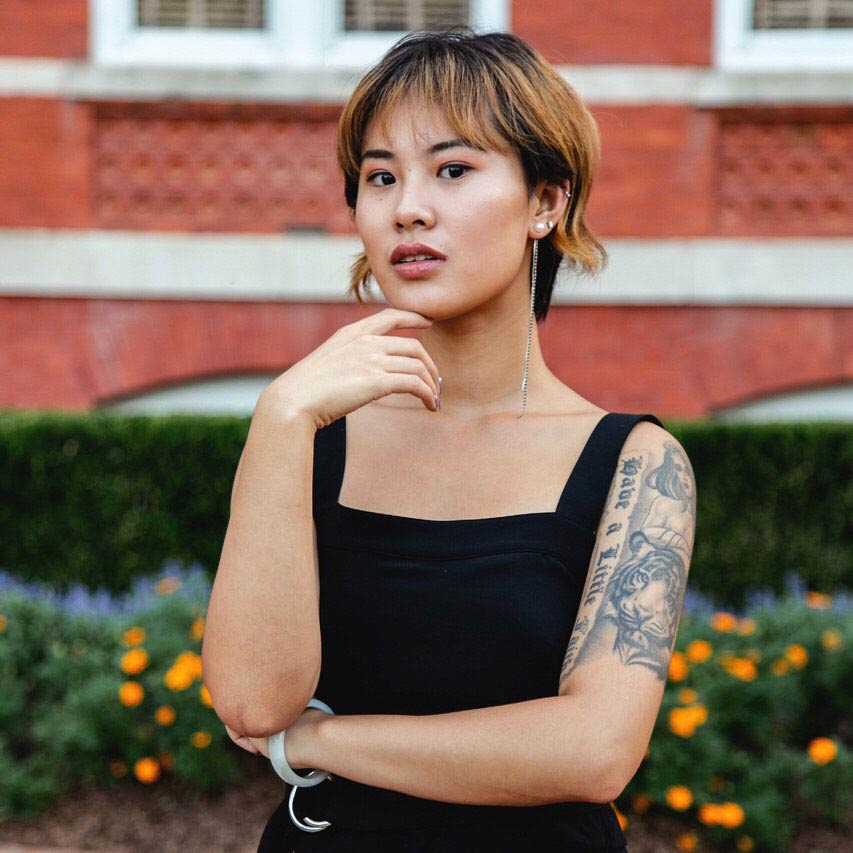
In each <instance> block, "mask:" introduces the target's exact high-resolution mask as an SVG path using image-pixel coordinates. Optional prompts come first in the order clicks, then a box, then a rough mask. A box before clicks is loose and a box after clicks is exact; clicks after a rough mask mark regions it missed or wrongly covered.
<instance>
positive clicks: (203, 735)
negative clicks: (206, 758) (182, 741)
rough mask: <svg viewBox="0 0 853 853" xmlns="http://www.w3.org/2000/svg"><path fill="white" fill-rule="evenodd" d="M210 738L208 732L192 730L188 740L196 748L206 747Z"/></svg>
mask: <svg viewBox="0 0 853 853" xmlns="http://www.w3.org/2000/svg"><path fill="white" fill-rule="evenodd" d="M212 740H213V738H212V737H211V736H210V732H205V731H200V732H193V733H192V735H190V741H191V742H192V745H193V746H194V747H195V748H196V749H207V747H209V746H210V742H211V741H212Z"/></svg>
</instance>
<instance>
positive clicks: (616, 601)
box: [560, 442, 696, 686]
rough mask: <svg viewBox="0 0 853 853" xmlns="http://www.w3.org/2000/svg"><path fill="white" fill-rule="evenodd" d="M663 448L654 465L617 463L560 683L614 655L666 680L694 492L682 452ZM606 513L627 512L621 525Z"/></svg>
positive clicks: (668, 445)
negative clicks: (582, 667) (600, 542)
mask: <svg viewBox="0 0 853 853" xmlns="http://www.w3.org/2000/svg"><path fill="white" fill-rule="evenodd" d="M664 447H665V449H664V457H663V460H662V461H661V462H660V464H658V465H657V466H656V467H654V463H653V460H652V459H651V455H652V454H651V453H646V454H642V455H638V454H636V453H634V454H632V455H631V456H630V457H626V458H624V459H622V460H621V462H620V467H619V468H618V471H617V474H618V476H617V477H616V478H614V483H613V486H612V487H611V491H610V495H608V500H607V503H606V505H605V510H604V511H605V517H604V518H603V522H604V523H603V524H602V530H603V531H604V535H603V539H604V545H602V546H601V548H600V550H599V553H598V557H597V559H596V561H595V564H594V571H592V572H591V575H590V577H589V578H588V579H587V586H586V589H585V590H584V593H585V594H584V598H583V604H582V610H583V609H586V608H590V610H591V611H592V612H590V613H583V612H582V613H581V614H579V616H580V618H579V619H578V621H577V624H576V626H575V630H574V631H573V632H572V638H571V640H570V642H569V646H568V649H567V651H566V657H565V659H564V662H563V667H562V671H561V673H560V685H561V686H562V685H563V683H564V682H565V680H566V678H568V676H569V675H570V674H571V672H573V671H574V669H575V668H577V667H578V666H580V665H582V664H583V663H584V662H587V661H591V660H594V659H595V658H596V657H598V656H601V655H607V654H609V655H613V654H614V653H615V654H616V655H617V656H618V659H619V660H621V661H622V663H624V664H625V665H626V666H631V665H638V666H644V667H646V668H647V669H650V670H651V671H652V672H654V673H655V675H656V676H657V678H658V679H659V680H662V681H663V680H665V679H666V676H667V671H668V661H669V656H670V654H671V651H672V647H673V645H674V642H675V635H676V632H677V630H678V621H679V618H680V614H681V607H682V604H683V601H684V592H685V588H686V584H687V569H688V566H689V563H690V556H691V553H692V549H693V536H694V527H695V518H696V494H695V486H694V483H695V481H694V478H693V471H692V468H691V466H690V462H689V460H688V459H687V457H686V456H685V454H684V453H683V451H682V450H681V449H680V448H679V447H677V446H676V445H675V444H673V443H672V442H665V446H664ZM648 468H651V471H649V473H648V474H647V475H645V476H642V473H643V471H644V470H646V469H648ZM614 515H618V516H624V515H627V516H628V520H627V523H625V522H623V521H622V520H616V519H612V520H611V519H608V518H607V516H614ZM611 537H613V539H614V540H621V541H611V542H608V541H607V540H608V539H611ZM623 545H624V547H623ZM593 605H594V607H593ZM590 620H591V621H592V624H591V626H590ZM581 624H582V625H583V628H582V629H581V630H578V628H579V627H580V625H581Z"/></svg>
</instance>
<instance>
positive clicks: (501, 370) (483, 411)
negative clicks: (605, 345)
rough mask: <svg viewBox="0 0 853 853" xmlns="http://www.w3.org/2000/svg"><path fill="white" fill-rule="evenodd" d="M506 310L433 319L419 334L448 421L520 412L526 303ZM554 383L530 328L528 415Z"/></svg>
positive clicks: (527, 309)
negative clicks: (436, 374)
mask: <svg viewBox="0 0 853 853" xmlns="http://www.w3.org/2000/svg"><path fill="white" fill-rule="evenodd" d="M513 302H515V303H516V304H514V305H512V306H505V308H504V309H503V310H500V312H499V316H497V317H495V316H489V317H486V316H483V315H478V316H470V315H465V316H463V317H456V318H453V319H451V320H443V321H442V320H437V321H435V322H434V323H433V325H432V326H430V328H428V329H424V330H423V331H422V332H421V334H420V336H419V337H420V340H421V342H422V343H423V345H424V347H425V348H426V350H427V352H429V354H430V355H431V356H432V359H433V361H434V362H435V363H436V366H437V367H438V372H439V374H440V375H441V381H442V393H441V413H442V415H445V416H446V417H457V416H458V417H461V418H465V419H468V418H476V417H480V416H483V415H496V414H516V415H518V414H519V413H520V412H521V405H522V391H521V382H522V379H523V378H524V356H525V349H526V347H527V334H528V325H529V318H530V293H529V289H528V292H527V304H526V306H522V305H521V304H520V300H517V299H516V300H513ZM551 379H552V376H551V373H550V371H549V370H548V368H547V366H546V364H545V362H544V359H543V358H542V351H541V349H540V346H539V329H538V327H537V325H536V321H535V320H534V323H533V333H532V335H531V339H530V358H529V366H528V371H527V411H528V412H530V411H531V410H532V409H534V408H535V400H536V398H537V396H538V395H541V393H542V391H543V390H544V389H545V387H546V384H547V383H548V382H549V381H550V380H551Z"/></svg>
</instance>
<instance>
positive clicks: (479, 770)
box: [287, 696, 621, 806]
mask: <svg viewBox="0 0 853 853" xmlns="http://www.w3.org/2000/svg"><path fill="white" fill-rule="evenodd" d="M308 713H310V714H311V717H310V720H306V724H305V725H304V726H303V725H302V724H300V726H297V727H295V728H294V729H293V730H292V736H291V733H288V741H287V756H288V760H289V761H290V764H291V766H292V767H319V768H322V769H324V770H328V771H329V772H330V773H332V774H333V775H334V774H338V775H340V776H343V777H345V778H347V779H351V780H353V781H355V782H361V783H362V784H365V785H374V786H376V787H379V788H389V789H391V790H393V791H401V792H402V793H404V794H410V795H412V796H415V797H424V798H426V799H430V800H442V801H444V802H450V803H467V804H478V805H502V806H534V805H542V804H545V803H554V802H568V801H580V802H602V803H607V802H610V801H611V800H612V799H613V798H614V797H615V796H616V795H617V794H618V791H617V790H616V787H617V784H618V780H617V779H616V777H615V774H614V772H613V770H614V768H615V762H614V761H613V756H612V754H611V752H609V751H608V750H609V749H610V747H611V739H610V736H609V734H608V719H609V715H611V714H613V713H614V711H613V708H612V705H610V706H607V705H601V706H600V707H597V706H595V705H593V704H591V703H589V702H585V701H583V700H580V699H578V698H576V697H571V696H547V697H544V698H542V699H531V700H529V701H526V702H514V703H512V704H508V705H496V706H492V707H488V708H476V709H473V710H469V711H456V712H453V713H448V714H432V715H429V716H406V715H402V714H399V715H398V714H354V715H348V716H327V715H325V714H323V713H322V712H314V711H313V710H312V711H310V712H306V714H308ZM620 790H621V789H620Z"/></svg>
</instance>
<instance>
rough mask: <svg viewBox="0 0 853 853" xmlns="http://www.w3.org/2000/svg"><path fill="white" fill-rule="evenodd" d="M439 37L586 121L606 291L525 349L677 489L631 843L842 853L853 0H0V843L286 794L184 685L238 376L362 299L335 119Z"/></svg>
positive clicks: (162, 847) (243, 386) (52, 841)
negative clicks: (649, 728)
mask: <svg viewBox="0 0 853 853" xmlns="http://www.w3.org/2000/svg"><path fill="white" fill-rule="evenodd" d="M435 24H467V25H469V26H472V27H474V28H475V29H478V30H480V31H489V30H507V31H512V32H514V33H516V34H518V35H519V36H521V37H522V38H523V39H525V40H526V41H528V42H529V43H530V44H531V45H532V46H533V47H535V48H536V49H538V50H539V51H541V52H542V53H543V54H544V56H545V57H546V58H547V59H548V60H549V61H550V62H552V63H553V64H554V65H555V66H556V67H557V69H558V70H559V72H560V73H561V74H563V75H564V76H565V78H566V80H567V81H568V82H569V83H570V84H571V85H572V86H573V87H574V88H575V89H576V91H577V92H578V94H579V95H580V96H581V98H583V99H584V101H585V102H586V103H587V104H588V106H589V107H590V109H591V110H592V112H593V115H594V116H595V118H596V121H597V123H598V126H599V129H600V132H601V137H602V160H601V163H600V167H599V170H598V173H597V175H596V178H595V183H594V186H593V189H592V196H591V201H590V204H589V208H588V213H587V220H588V223H589V225H590V227H591V229H592V230H593V232H594V233H595V234H597V235H598V236H599V237H600V238H601V239H602V240H603V242H604V244H605V246H606V248H607V250H608V253H609V255H610V263H609V266H608V268H607V269H606V270H605V271H604V272H603V273H602V274H601V275H600V276H598V277H596V278H594V279H577V278H573V277H571V276H570V275H567V274H565V273H561V274H560V277H559V278H558V282H557V285H556V287H555V291H554V298H553V300H552V305H551V310H550V312H549V316H548V319H547V320H546V322H545V323H544V324H543V325H542V326H541V327H540V336H541V341H542V348H543V352H544V355H545V358H546V361H547V362H548V364H549V366H550V367H551V369H552V370H553V371H554V372H555V373H556V374H557V375H558V376H559V377H560V378H561V379H562V380H563V381H564V382H565V383H566V384H568V385H569V386H570V387H572V388H573V389H575V390H576V391H577V392H578V393H580V394H581V395H583V396H584V397H586V398H588V399H590V400H592V401H593V402H595V403H596V404H597V405H599V406H601V407H603V408H605V409H607V410H609V411H623V412H651V413H654V414H656V415H657V416H658V417H660V418H661V419H662V420H663V421H664V423H665V426H666V427H667V428H668V429H670V430H671V431H672V433H673V435H675V436H676V437H677V438H678V439H679V440H680V441H681V443H682V444H683V446H684V447H685V449H686V450H687V452H688V454H689V456H690V459H691V462H692V464H693V467H694V469H695V471H696V476H697V489H698V527H697V536H696V547H695V549H694V555H693V562H692V564H691V570H690V583H689V589H688V596H687V599H686V601H685V610H684V614H683V617H682V621H681V624H680V629H679V637H678V641H677V644H676V651H675V653H674V655H673V663H672V667H671V669H670V673H669V678H668V684H667V689H666V693H665V696H664V700H663V704H662V707H661V712H660V715H659V719H658V722H657V724H656V728H655V734H654V736H653V739H652V743H651V745H650V749H649V751H648V753H647V755H646V759H645V760H644V762H643V764H642V766H641V768H640V769H639V770H638V773H637V775H636V777H635V778H634V780H632V782H631V784H630V785H629V787H628V788H627V789H626V790H625V792H624V793H623V794H622V795H621V796H620V797H619V798H618V800H617V801H616V802H614V804H613V807H614V809H615V810H616V812H617V815H618V816H619V820H620V822H621V823H622V825H623V828H625V831H626V833H627V835H628V838H629V843H630V849H631V850H632V853H646V851H662V850H673V849H677V850H686V851H690V850H697V851H703V850H737V851H751V850H755V851H765V850H766V851H774V853H779V851H794V853H805V851H812V850H821V851H828V853H835V851H839V853H840V851H842V850H847V849H849V848H848V846H847V845H848V843H849V837H850V836H851V833H853V820H851V809H850V804H851V802H853V788H852V787H851V786H852V785H853V782H851V780H853V758H851V736H852V735H853V721H851V718H850V713H849V707H848V706H849V698H848V694H849V685H850V684H851V683H853V654H851V651H850V643H851V640H853V614H851V598H850V587H851V581H853V526H851V520H853V488H851V483H853V477H851V473H853V429H851V420H853V343H851V341H852V340H853V239H851V238H853V209H851V198H853V174H852V173H851V163H853V156H851V155H853V0H679V2H675V0H623V2H618V3H614V2H604V0H584V2H575V0H470V2H469V0H304V2H299V0H55V1H54V0H0V853H6V851H8V850H12V849H15V850H20V849H21V848H18V847H15V848H12V847H9V846H8V845H10V844H13V843H16V844H17V843H20V844H30V845H36V846H37V847H38V849H39V850H44V849H46V845H55V846H62V847H63V848H64V849H65V850H66V851H68V850H70V848H69V846H68V845H74V849H78V848H79V849H88V850H101V851H106V850H112V851H118V850H122V851H124V850H128V851H131V850H132V851H137V850H140V851H147V850H151V851H155V850H156V851H158V853H168V851H172V850H175V851H178V850H181V851H184V850H186V849H204V850H211V851H215V850H223V851H224V850H240V851H243V850H245V851H250V850H255V849H256V847H257V842H258V838H259V837H260V832H261V829H262V828H263V826H264V824H265V823H266V820H267V819H268V817H269V815H270V814H271V812H272V811H273V809H274V808H275V807H276V806H277V805H278V802H279V800H280V798H281V796H282V792H283V788H282V786H281V785H280V784H279V780H278V777H277V776H275V775H274V773H273V772H272V770H271V768H270V767H269V765H268V763H265V762H261V761H259V760H258V758H257V757H254V756H250V755H249V754H248V753H245V752H243V751H241V750H240V749H239V748H237V747H236V746H234V744H232V743H231V741H230V740H229V739H228V738H227V736H226V735H225V734H224V732H223V727H222V725H221V723H220V722H219V721H218V718H217V717H216V715H215V712H214V710H213V708H212V705H211V702H210V695H209V693H208V692H207V690H206V687H205V686H204V683H203V677H202V672H201V659H200V650H201V642H202V638H203V634H204V615H205V610H206V603H207V599H208V597H209V593H210V583H211V581H212V579H213V577H214V575H215V571H216V566H217V562H218V557H219V554H220V551H221V547H222V539H223V536H224V533H225V529H226V525H227V520H228V511H229V498H230V493H231V486H232V482H233V476H234V471H235V468H236V465H237V460H238V458H239V455H240V451H241V449H242V446H243V443H244V441H245V437H246V433H247V430H248V425H249V418H250V415H251V414H252V411H253V409H254V406H255V404H256V401H257V399H258V395H259V394H260V393H261V391H262V390H263V388H264V387H265V386H266V385H267V384H268V383H269V382H270V381H272V380H273V379H274V378H275V377H277V376H278V375H280V374H281V373H282V372H284V371H285V370H287V368H288V367H289V366H290V365H292V364H294V363H295V362H296V361H298V360H300V359H301V358H303V357H304V356H305V355H307V354H308V353H309V352H310V351H312V350H313V349H315V348H316V347H317V346H319V345H320V344H321V343H322V342H323V341H324V340H325V339H326V338H328V337H329V336H330V335H331V334H332V332H334V331H335V330H336V329H337V328H339V327H340V326H342V325H344V324H346V323H350V322H353V321H354V320H356V319H358V318H359V317H362V316H364V315H366V314H369V313H373V312H375V311H377V310H379V309H380V308H381V307H382V305H381V304H374V305H369V306H364V307H363V306H359V305H358V304H356V303H355V302H354V301H353V300H352V299H351V298H350V297H349V296H347V280H348V276H347V268H348V266H349V264H350V262H351V260H352V257H353V256H354V255H355V253H356V252H357V251H358V250H359V248H360V241H359V240H358V237H357V234H356V232H355V229H354V227H353V225H352V223H351V220H350V216H349V212H348V209H347V208H346V205H345V203H344V197H343V184H342V180H341V177H340V175H339V173H338V169H337V165H336V161H335V153H334V135H335V126H336V122H337V118H338V115H339V113H340V110H341V107H342V105H343V103H344V102H345V101H346V99H347V98H348V96H349V94H350V93H351V92H352V90H353V87H354V85H355V83H356V81H357V80H358V79H359V77H360V75H361V74H362V73H363V71H364V70H365V69H366V68H367V67H368V66H370V65H371V64H372V63H374V62H375V61H377V60H378V59H379V58H380V57H381V55H382V54H383V53H384V52H385V51H386V50H387V49H388V48H389V47H390V46H391V45H392V44H393V43H394V41H396V40H397V39H398V38H399V37H400V36H401V35H403V34H404V33H405V32H408V31H411V30H413V29H420V28H423V27H428V26H430V25H435ZM376 290H377V294H378V289H376ZM522 345H523V342H519V346H522ZM567 640H568V638H567ZM199 793H200V794H201V795H202V796H201V798H200V799H196V798H195V795H196V794H199ZM4 845H7V846H4ZM26 849H29V848H26ZM32 849H36V848H35V847H33V848H32Z"/></svg>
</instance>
